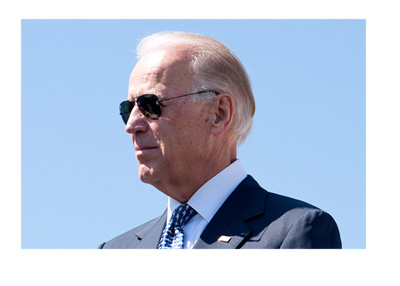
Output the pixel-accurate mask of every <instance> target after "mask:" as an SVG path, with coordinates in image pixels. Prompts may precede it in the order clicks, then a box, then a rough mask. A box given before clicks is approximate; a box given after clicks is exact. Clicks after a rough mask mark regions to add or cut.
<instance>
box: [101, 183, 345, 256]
mask: <svg viewBox="0 0 400 286" xmlns="http://www.w3.org/2000/svg"><path fill="white" fill-rule="evenodd" d="M166 217H167V212H166V211H165V212H164V214H163V215H162V216H160V217H158V218H156V219H154V220H152V221H150V222H147V223H145V224H143V225H141V226H139V227H137V228H134V229H132V230H130V231H128V232H126V233H124V234H122V235H120V236H118V237H116V238H114V239H112V240H110V241H109V242H107V243H103V244H102V245H100V246H99V248H119V249H121V248H145V249H151V248H153V249H155V248H157V245H158V242H159V240H160V237H161V233H162V231H163V229H164V227H165V224H166ZM221 236H224V237H225V238H226V237H228V239H223V241H219V240H218V238H220V237H221ZM229 237H230V238H229ZM227 240H229V241H228V242H227ZM341 247H342V243H341V240H340V234H339V229H338V227H337V225H336V223H335V221H334V219H333V218H332V217H331V216H330V215H329V214H328V213H326V212H324V211H322V210H320V209H318V208H316V207H314V206H312V205H310V204H307V203H305V202H302V201H299V200H295V199H292V198H288V197H284V196H281V195H277V194H274V193H270V192H267V191H266V190H264V189H262V188H261V187H260V186H259V184H258V183H257V182H256V181H255V180H254V179H253V178H252V177H251V176H247V178H246V179H245V180H243V181H242V182H241V183H240V184H239V186H238V187H237V188H236V189H235V190H234V191H233V192H232V194H231V195H230V196H229V197H228V198H227V199H226V201H225V202H224V203H223V204H222V206H221V207H220V209H219V210H218V211H217V213H216V214H215V215H214V217H213V218H212V220H211V221H210V223H209V224H208V225H207V226H206V228H205V229H204V231H203V233H202V234H201V236H200V238H199V239H198V241H197V242H196V244H195V245H194V248H199V249H200V248H203V249H204V248H226V249H233V248H243V249H245V248H253V249H261V248H341Z"/></svg>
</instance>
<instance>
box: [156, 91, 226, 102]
mask: <svg viewBox="0 0 400 286" xmlns="http://www.w3.org/2000/svg"><path fill="white" fill-rule="evenodd" d="M206 92H214V93H215V94H216V95H218V94H219V93H218V92H216V91H215V90H212V89H209V90H202V91H198V92H192V93H188V94H184V95H178V96H174V97H170V98H165V99H161V100H158V101H157V102H158V103H161V102H163V101H166V100H170V99H175V98H180V97H184V96H188V95H193V94H200V93H206Z"/></svg>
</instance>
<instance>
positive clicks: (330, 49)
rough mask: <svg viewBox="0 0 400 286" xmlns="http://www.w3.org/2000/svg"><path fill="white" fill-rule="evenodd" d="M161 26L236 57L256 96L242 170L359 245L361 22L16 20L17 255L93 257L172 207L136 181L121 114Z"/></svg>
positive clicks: (362, 223) (362, 228) (362, 232)
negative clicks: (138, 65) (139, 57)
mask: <svg viewBox="0 0 400 286" xmlns="http://www.w3.org/2000/svg"><path fill="white" fill-rule="evenodd" d="M163 30H179V31H185V32H195V33H201V34H204V35H207V36H210V37H214V38H216V39H217V40H219V41H221V42H222V43H224V44H225V45H226V46H227V47H228V48H230V49H231V50H232V51H233V52H234V53H235V54H236V55H237V56H238V57H239V59H240V60H241V61H242V63H243V65H244V66H245V68H246V70H247V72H248V74H249V76H250V80H251V83H252V87H253V92H254V96H255V100H256V115H255V117H254V123H253V130H252V133H251V134H250V136H249V137H248V139H247V141H246V142H245V143H244V144H243V145H242V146H240V147H239V150H238V157H239V158H240V159H241V160H242V162H243V164H244V167H245V169H246V171H247V172H248V173H249V174H251V175H252V176H253V177H254V178H255V179H256V180H257V181H258V182H259V183H260V184H261V186H262V187H264V188H265V189H267V190H268V191H270V192H274V193H279V194H282V195H286V196H290V197H294V198H297V199H300V200H304V201H307V202H309V203H311V204H313V205H316V206H318V207H320V208H321V209H323V210H325V211H327V212H329V213H330V214H331V215H332V216H333V217H334V218H335V220H336V222H337V223H338V226H339V229H340V231H341V235H342V242H343V247H344V248H351V249H353V248H357V249H359V248H365V246H366V218H365V212H366V156H365V154H366V143H365V142H366V132H365V130H366V125H365V124H366V122H365V115H366V36H365V35H366V22H365V21H364V20H23V21H22V45H21V46H22V54H21V55H22V66H21V73H22V78H21V79H22V83H21V89H22V109H21V111H22V112H21V114H22V127H21V130H22V133H21V136H22V153H21V154H22V161H21V162H22V163H21V170H22V177H21V178H22V180H21V189H22V205H21V218H22V228H21V235H22V237H21V240H22V248H35V249H54V248H56V249H88V248H89V249H90V248H96V247H97V246H98V245H99V244H101V243H102V242H105V241H108V240H110V239H112V238H114V237H115V236H117V235H119V234H122V233H123V232H125V231H128V230H129V229H131V228H133V227H135V226H138V225H140V224H142V223H144V222H147V221H148V220H150V219H152V218H154V217H156V216H159V215H160V214H161V213H162V212H163V211H164V209H165V208H166V203H167V198H166V196H165V195H163V194H162V193H161V192H159V191H158V190H156V189H155V188H153V187H152V186H149V185H145V184H144V183H142V182H141V181H140V180H139V179H138V175H137V173H138V168H137V163H136V159H135V156H134V151H133V147H132V142H131V138H130V136H129V134H127V133H125V130H124V124H123V122H122V120H121V118H120V116H119V111H118V105H119V103H120V102H121V101H123V100H125V99H126V97H127V89H128V78H129V74H130V72H131V70H132V68H133V66H134V64H135V62H136V55H135V47H136V44H137V43H138V41H139V40H140V39H141V38H143V37H144V36H147V35H149V34H151V33H153V32H158V31H163Z"/></svg>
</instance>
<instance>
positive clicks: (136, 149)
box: [135, 146, 158, 152]
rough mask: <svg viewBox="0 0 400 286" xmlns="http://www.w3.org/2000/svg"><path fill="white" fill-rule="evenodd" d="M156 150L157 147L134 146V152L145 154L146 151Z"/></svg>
mask: <svg viewBox="0 0 400 286" xmlns="http://www.w3.org/2000/svg"><path fill="white" fill-rule="evenodd" d="M155 149H158V147H155V146H135V152H146V151H151V150H155Z"/></svg>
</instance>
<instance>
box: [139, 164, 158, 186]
mask: <svg viewBox="0 0 400 286" xmlns="http://www.w3.org/2000/svg"><path fill="white" fill-rule="evenodd" d="M139 179H140V180H141V181H142V182H143V183H146V184H151V185H153V183H154V182H156V181H157V172H156V171H155V169H154V168H150V167H148V166H144V165H140V166H139Z"/></svg>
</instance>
